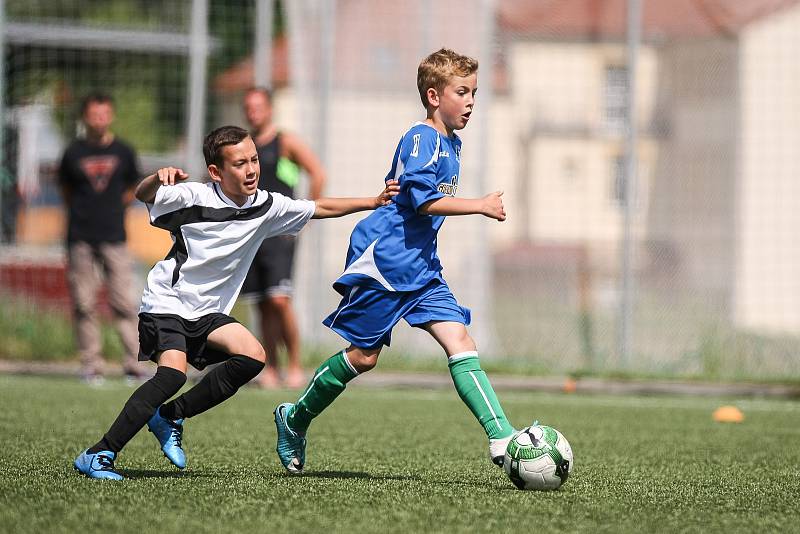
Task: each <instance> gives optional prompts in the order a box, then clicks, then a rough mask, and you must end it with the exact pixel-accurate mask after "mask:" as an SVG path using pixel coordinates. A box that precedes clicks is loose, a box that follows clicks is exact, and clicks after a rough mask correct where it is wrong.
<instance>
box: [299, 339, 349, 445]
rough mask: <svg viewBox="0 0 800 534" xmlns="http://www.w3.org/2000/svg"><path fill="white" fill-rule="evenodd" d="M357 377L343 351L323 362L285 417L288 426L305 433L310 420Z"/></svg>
mask: <svg viewBox="0 0 800 534" xmlns="http://www.w3.org/2000/svg"><path fill="white" fill-rule="evenodd" d="M357 375H358V372H356V370H355V369H354V368H353V366H352V365H351V364H350V362H349V361H348V360H347V356H345V353H344V351H341V352H338V353H336V354H334V355H333V356H331V357H330V358H328V359H327V360H325V361H324V362H323V363H322V365H320V366H319V368H318V369H317V370H316V371H314V378H312V379H311V382H310V383H309V384H308V387H306V390H305V392H304V393H303V395H302V396H301V397H300V399H299V400H298V401H297V402H296V403H295V405H294V410H292V413H290V414H289V417H287V422H288V423H289V426H290V427H291V428H292V429H293V430H296V431H298V432H305V431H306V430H307V429H308V425H310V424H311V420H312V419H314V418H315V417H316V416H318V415H319V414H321V413H322V410H324V409H325V408H327V407H328V406H330V404H331V403H332V402H333V401H334V400H335V399H336V397H338V396H339V394H340V393H341V392H342V391H344V388H345V386H346V385H347V383H348V382H350V381H351V380H352V379H354V378H355V377H356V376H357Z"/></svg>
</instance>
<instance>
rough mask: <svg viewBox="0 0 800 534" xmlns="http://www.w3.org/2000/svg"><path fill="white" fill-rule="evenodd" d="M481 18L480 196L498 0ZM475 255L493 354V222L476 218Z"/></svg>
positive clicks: (484, 2)
mask: <svg viewBox="0 0 800 534" xmlns="http://www.w3.org/2000/svg"><path fill="white" fill-rule="evenodd" d="M478 2H479V6H478V17H479V18H478V20H481V21H482V23H481V28H480V34H479V35H480V37H479V41H478V46H479V49H478V64H479V68H480V71H481V73H482V75H481V76H479V80H478V87H480V88H481V90H480V92H479V95H480V100H479V102H476V105H478V106H480V108H479V110H480V111H479V113H478V116H477V119H478V124H477V126H478V131H477V145H478V146H477V150H478V154H477V156H478V159H477V168H476V172H475V185H476V188H477V190H478V195H484V194H486V193H488V191H487V187H488V183H489V181H488V180H487V176H486V175H487V173H488V172H489V161H488V160H489V114H490V113H491V107H492V96H493V94H492V93H493V91H492V71H493V68H492V41H493V39H494V30H495V27H494V13H495V11H494V10H495V5H494V4H495V2H494V0H478ZM481 79H482V81H481ZM475 222H477V229H476V232H475V237H476V239H475V243H474V247H475V255H474V256H473V259H475V260H477V261H476V263H475V264H474V268H473V270H472V273H473V276H472V277H473V280H472V282H473V284H474V285H473V288H474V301H473V302H472V303H470V305H471V306H472V307H473V308H474V309H475V317H476V318H477V320H476V322H475V327H474V328H475V332H474V333H475V338H476V340H477V341H478V344H479V346H480V347H481V351H482V352H483V353H484V354H491V353H493V352H494V350H495V349H496V346H497V343H496V340H495V328H494V314H493V310H494V306H492V279H493V277H494V272H493V271H494V269H493V267H494V265H493V264H492V254H491V248H492V247H491V240H490V239H489V223H488V221H486V220H485V219H484V220H476V221H475Z"/></svg>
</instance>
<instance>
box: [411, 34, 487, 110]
mask: <svg viewBox="0 0 800 534" xmlns="http://www.w3.org/2000/svg"><path fill="white" fill-rule="evenodd" d="M477 70H478V60H476V59H473V58H471V57H469V56H462V55H461V54H459V53H457V52H454V51H453V50H450V49H449V48H442V49H441V50H437V51H436V52H434V53H433V54H431V55H429V56H428V57H426V58H425V59H423V60H422V63H420V64H419V67H418V68H417V89H419V97H420V99H421V100H422V105H423V106H424V107H425V109H428V89H429V88H431V87H433V88H434V89H436V91H437V92H439V93H440V94H441V92H442V91H444V88H445V86H446V85H447V82H449V81H450V78H452V77H453V76H462V77H463V76H469V75H470V74H472V73H474V72H475V71H477Z"/></svg>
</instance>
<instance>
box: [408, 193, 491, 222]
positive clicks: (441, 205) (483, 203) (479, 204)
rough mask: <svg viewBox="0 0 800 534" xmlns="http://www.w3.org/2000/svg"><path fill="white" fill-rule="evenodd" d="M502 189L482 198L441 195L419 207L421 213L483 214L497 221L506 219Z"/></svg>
mask: <svg viewBox="0 0 800 534" xmlns="http://www.w3.org/2000/svg"><path fill="white" fill-rule="evenodd" d="M502 196H503V192H502V191H495V192H494V193H489V194H488V195H486V196H485V197H483V198H456V197H442V198H437V199H436V200H431V201H430V202H426V203H425V204H423V205H422V206H420V208H419V213H420V214H422V215H485V216H486V217H490V218H492V219H496V220H498V221H505V220H506V210H505V208H504V207H503V199H502V198H501V197H502Z"/></svg>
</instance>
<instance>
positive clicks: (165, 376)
mask: <svg viewBox="0 0 800 534" xmlns="http://www.w3.org/2000/svg"><path fill="white" fill-rule="evenodd" d="M185 383H186V375H185V374H183V373H182V372H180V371H178V370H177V369H172V368H171V367H159V368H158V369H157V370H156V374H155V376H153V378H151V379H150V380H148V381H147V382H145V383H144V384H142V385H141V386H139V388H138V389H137V390H136V391H134V392H133V395H131V397H130V398H129V399H128V402H126V403H125V406H124V407H123V408H122V411H121V412H120V414H119V415H118V416H117V419H116V421H114V423H113V424H112V425H111V428H109V429H108V432H106V435H105V436H103V439H101V440H100V441H98V442H97V443H96V444H95V445H94V446H93V447H91V448H90V449H89V452H90V453H96V452H100V451H111V452H115V453H116V452H119V451H121V450H122V447H124V446H125V444H126V443H128V442H129V441H130V440H131V439H132V438H133V436H135V435H136V433H137V432H139V430H141V429H142V427H143V426H144V425H146V424H147V421H148V420H149V419H150V418H151V417H152V416H153V414H154V413H155V411H156V410H157V409H158V407H159V406H161V404H162V403H164V402H165V401H166V400H167V399H169V398H170V397H172V396H173V395H175V394H176V393H177V392H178V391H179V390H180V389H181V387H182V386H183V385H184V384H185Z"/></svg>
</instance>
